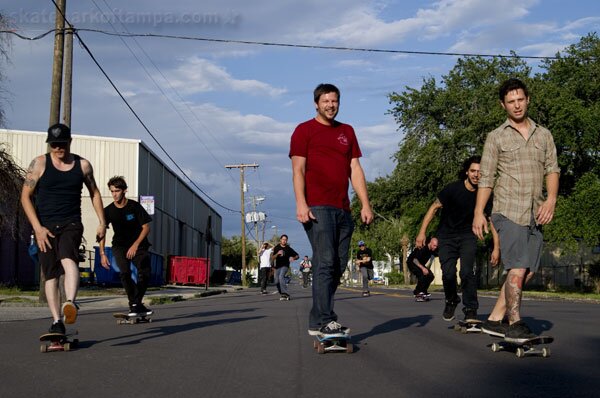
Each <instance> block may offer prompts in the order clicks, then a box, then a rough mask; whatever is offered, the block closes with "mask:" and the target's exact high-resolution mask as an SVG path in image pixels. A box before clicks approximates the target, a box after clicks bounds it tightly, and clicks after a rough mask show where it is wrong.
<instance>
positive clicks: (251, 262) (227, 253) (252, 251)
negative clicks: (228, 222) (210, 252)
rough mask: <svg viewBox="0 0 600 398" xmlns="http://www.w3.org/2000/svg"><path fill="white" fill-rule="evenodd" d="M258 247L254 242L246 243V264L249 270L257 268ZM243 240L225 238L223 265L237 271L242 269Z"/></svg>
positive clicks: (222, 245) (223, 243) (222, 250)
mask: <svg viewBox="0 0 600 398" xmlns="http://www.w3.org/2000/svg"><path fill="white" fill-rule="evenodd" d="M256 252H257V251H256V247H255V246H254V245H253V244H252V242H248V241H246V264H248V268H253V267H254V266H256V264H257V261H256ZM241 253H242V238H241V237H240V236H232V237H231V239H227V238H225V237H224V238H223V240H222V242H221V259H222V262H223V265H225V266H229V267H231V268H233V269H235V270H236V271H240V270H241V269H242V256H241Z"/></svg>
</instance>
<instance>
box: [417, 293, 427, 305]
mask: <svg viewBox="0 0 600 398" xmlns="http://www.w3.org/2000/svg"><path fill="white" fill-rule="evenodd" d="M425 300H426V298H425V295H423V293H419V294H417V295H415V301H416V302H417V303H422V302H424V301H425Z"/></svg>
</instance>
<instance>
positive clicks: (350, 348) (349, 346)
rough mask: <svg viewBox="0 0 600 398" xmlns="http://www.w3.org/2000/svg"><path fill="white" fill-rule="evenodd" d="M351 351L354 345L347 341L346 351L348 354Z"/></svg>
mask: <svg viewBox="0 0 600 398" xmlns="http://www.w3.org/2000/svg"><path fill="white" fill-rule="evenodd" d="M352 351H354V346H353V345H352V343H348V344H347V345H346V352H347V353H348V354H352Z"/></svg>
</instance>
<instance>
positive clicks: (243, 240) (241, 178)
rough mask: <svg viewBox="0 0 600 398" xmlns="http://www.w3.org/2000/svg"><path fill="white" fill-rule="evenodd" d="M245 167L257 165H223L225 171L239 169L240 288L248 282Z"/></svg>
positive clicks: (255, 165)
mask: <svg viewBox="0 0 600 398" xmlns="http://www.w3.org/2000/svg"><path fill="white" fill-rule="evenodd" d="M247 167H253V168H257V167H258V164H256V163H252V164H230V165H225V168H226V169H240V208H241V210H242V217H241V220H242V286H244V287H245V286H246V285H247V284H248V282H247V281H246V220H245V218H246V211H245V209H244V190H245V184H244V170H245V169H246V168H247Z"/></svg>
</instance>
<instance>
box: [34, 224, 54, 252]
mask: <svg viewBox="0 0 600 398" xmlns="http://www.w3.org/2000/svg"><path fill="white" fill-rule="evenodd" d="M48 237H51V238H54V235H52V232H50V231H49V230H48V228H46V227H42V228H41V229H39V230H37V231H35V242H36V243H37V245H38V247H39V249H40V251H42V252H43V253H46V250H47V249H52V245H50V239H48Z"/></svg>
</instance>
